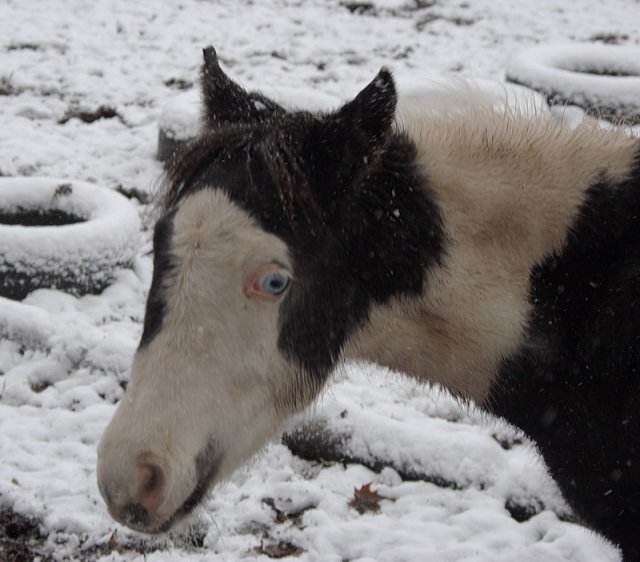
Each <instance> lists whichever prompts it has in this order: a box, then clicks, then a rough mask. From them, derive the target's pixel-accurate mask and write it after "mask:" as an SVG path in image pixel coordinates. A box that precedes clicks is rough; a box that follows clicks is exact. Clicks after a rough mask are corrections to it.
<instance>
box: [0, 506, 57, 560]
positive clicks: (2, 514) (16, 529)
mask: <svg viewBox="0 0 640 562" xmlns="http://www.w3.org/2000/svg"><path fill="white" fill-rule="evenodd" d="M45 542H46V539H45V537H43V536H42V535H41V534H40V523H39V522H38V521H37V520H36V519H32V518H30V517H24V516H22V515H19V514H17V513H14V512H13V511H0V560H7V561H11V562H32V561H33V559H34V558H36V557H40V560H41V561H42V562H48V561H50V560H52V558H51V556H49V555H48V554H46V553H45V551H44V545H45Z"/></svg>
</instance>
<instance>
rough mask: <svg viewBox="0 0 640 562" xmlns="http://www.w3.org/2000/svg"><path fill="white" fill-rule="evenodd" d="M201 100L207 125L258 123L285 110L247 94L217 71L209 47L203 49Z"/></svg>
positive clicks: (217, 65) (259, 97) (215, 60)
mask: <svg viewBox="0 0 640 562" xmlns="http://www.w3.org/2000/svg"><path fill="white" fill-rule="evenodd" d="M203 54H204V64H203V65H202V76H201V86H202V100H203V104H204V119H205V122H206V124H207V125H209V126H213V127H219V126H221V125H229V124H244V123H246V124H248V123H259V122H261V121H265V120H266V119H270V118H271V117H273V116H274V115H277V114H284V113H286V111H285V110H284V109H283V108H282V107H281V106H279V105H278V104H277V103H275V102H274V101H272V100H270V99H269V98H267V97H266V96H263V95H262V94H259V93H257V92H247V90H245V89H244V88H242V87H241V86H239V85H238V84H237V83H236V82H234V81H233V80H231V79H230V78H229V77H228V76H227V75H226V74H225V73H224V71H223V70H222V68H220V63H219V62H218V55H217V54H216V51H215V49H214V48H213V47H211V46H209V47H207V48H206V49H204V50H203Z"/></svg>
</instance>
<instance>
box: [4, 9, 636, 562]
mask: <svg viewBox="0 0 640 562" xmlns="http://www.w3.org/2000/svg"><path fill="white" fill-rule="evenodd" d="M344 4H345V5H346V4H348V3H344ZM365 4H366V3H365ZM369 4H371V7H370V9H367V10H362V11H361V12H358V11H357V10H355V11H351V10H349V9H348V8H347V7H346V6H345V5H343V4H341V3H340V2H338V1H333V0H308V1H305V2H301V1H299V0H255V1H254V2H237V1H235V0H220V1H217V2H210V1H205V0H179V1H177V2H155V1H152V0H138V1H137V2H130V1H125V0H110V1H108V2H89V1H88V0H48V2H47V3H46V9H45V7H44V5H43V4H42V3H40V2H37V1H36V0H5V1H4V2H2V3H1V4H0V37H2V40H1V41H0V44H1V48H0V95H1V98H2V104H0V115H1V117H2V123H3V126H2V128H0V174H2V175H4V176H13V175H25V176H53V177H57V178H65V179H66V180H67V181H72V182H76V181H77V182H82V181H85V182H91V183H96V184H98V185H100V186H104V187H106V188H109V189H115V188H123V189H124V190H132V189H137V190H139V191H142V192H152V191H153V189H154V187H155V186H156V185H157V183H158V178H159V176H160V173H161V171H162V168H161V164H160V163H159V162H157V161H156V160H155V158H154V156H155V152H156V140H157V130H158V121H159V119H160V117H161V114H162V111H163V108H164V107H165V106H166V104H167V102H168V101H169V100H170V99H171V98H173V97H175V96H176V95H178V94H181V93H182V92H183V91H184V90H185V89H193V85H194V83H195V82H196V81H197V76H198V68H199V65H200V62H201V52H202V48H203V47H205V46H206V45H208V44H213V45H215V47H216V49H217V52H218V54H219V56H220V60H221V64H222V65H223V67H224V69H225V70H226V71H227V72H229V74H230V75H231V76H232V77H233V78H235V79H237V80H238V81H239V82H240V83H241V84H242V85H243V86H245V87H247V88H249V89H258V90H263V91H265V92H267V91H268V89H269V88H275V89H281V90H284V89H292V90H294V91H295V92H296V95H302V101H300V102H299V103H300V104H301V105H303V106H307V104H312V103H329V100H344V99H347V98H349V97H350V96H352V95H354V94H355V93H356V92H357V91H358V90H359V88H361V87H363V86H364V85H366V84H367V83H369V82H370V81H371V80H372V79H373V77H374V76H375V75H376V73H377V72H378V70H379V69H380V67H382V66H387V67H389V68H390V69H391V70H392V71H393V72H394V76H395V78H396V80H397V82H398V84H400V85H401V90H404V91H405V93H406V95H407V96H408V95H409V93H410V90H411V88H412V87H414V86H415V88H414V90H418V91H419V92H420V91H422V90H421V89H423V88H425V86H424V85H425V84H427V85H428V84H431V82H430V81H431V80H434V79H435V80H437V81H438V80H439V81H445V82H446V81H449V80H452V79H454V80H455V79H465V80H468V79H471V80H489V81H492V82H494V83H495V82H498V83H501V84H502V83H503V80H504V73H505V68H506V67H507V62H508V60H509V58H510V57H511V56H512V55H513V54H514V53H515V52H517V51H520V50H522V49H525V48H526V47H531V46H534V45H536V44H538V43H540V44H547V43H558V42H585V41H586V42H588V41H593V40H594V39H597V38H598V37H600V38H604V39H606V40H613V41H620V42H622V43H624V44H625V45H626V46H635V48H637V47H638V45H639V44H640V32H639V30H638V26H637V21H638V17H637V16H638V4H637V2H634V0H611V1H610V2H607V3H606V4H605V3H602V2H600V1H599V0H583V2H580V3H573V4H572V3H566V2H558V0H540V1H539V2H536V3H530V4H527V3H513V2H508V1H507V0H475V1H474V2H465V1H464V0H438V1H436V2H433V3H431V2H416V1H410V0H372V1H371V2H370V3H369ZM426 87H430V86H426ZM291 95H293V94H291ZM636 97H637V96H636ZM507 98H509V99H511V98H510V97H509V96H507ZM318 100H327V101H318ZM101 107H107V108H113V109H114V110H115V112H116V116H115V117H113V118H108V119H98V120H95V121H93V122H91V123H88V122H84V121H83V120H82V119H80V118H78V117H73V115H80V113H81V112H85V113H92V112H93V113H97V112H98V111H97V110H99V109H100V108H101ZM554 115H559V116H560V117H564V118H567V119H568V120H569V119H570V120H571V122H575V120H576V119H579V118H581V115H580V111H579V110H577V109H576V110H573V109H571V108H566V110H563V112H562V114H561V115H560V114H559V113H558V111H557V110H554ZM134 203H135V204H136V205H137V209H138V211H139V214H140V216H141V218H142V220H143V225H144V229H143V243H142V246H141V247H140V248H139V250H138V253H137V257H136V258H135V260H134V265H133V268H132V269H130V270H120V271H119V272H118V273H117V275H116V279H115V281H114V283H113V284H112V285H111V286H110V287H108V288H107V289H106V290H105V291H104V292H103V293H102V294H101V295H98V296H92V295H87V296H83V297H79V298H78V297H74V296H71V295H67V294H64V293H62V292H59V291H53V290H48V289H40V290H38V291H35V292H33V293H32V294H30V295H29V296H28V297H27V298H26V299H25V300H24V301H23V302H20V303H17V302H6V299H0V455H1V458H2V463H1V465H0V508H2V509H13V510H14V511H16V512H17V513H20V514H23V515H28V516H34V517H37V518H38V519H39V520H40V521H41V523H42V532H43V534H44V537H45V540H46V545H45V547H44V548H46V549H50V550H51V552H52V553H53V555H54V556H55V557H56V558H57V559H67V560H93V559H101V560H104V561H107V560H108V561H111V562H123V561H134V560H136V561H138V560H139V561H142V560H146V561H149V562H161V561H162V562H164V561H172V562H173V561H178V562H180V561H183V562H185V561H205V560H206V561H218V560H220V561H222V560H224V561H234V560H241V559H256V560H268V559H269V557H268V556H267V554H265V552H268V548H267V547H269V546H270V545H275V547H277V546H278V545H279V544H281V543H287V542H290V543H291V544H293V545H295V546H296V547H299V548H300V549H302V552H301V553H299V554H298V555H297V556H295V555H290V556H286V557H285V559H289V560H301V561H333V560H336V561H338V560H352V561H355V560H358V561H359V562H365V561H392V560H397V561H403V562H404V561H420V560H439V561H440V560H442V561H451V562H453V561H461V560H465V561H476V562H489V561H491V562H494V561H504V562H507V561H509V562H510V561H512V560H522V561H531V562H534V561H543V560H544V561H575V562H595V561H598V562H601V561H609V562H614V561H616V560H619V555H618V553H617V551H616V550H615V549H614V548H613V547H611V546H610V545H608V544H607V543H605V541H603V540H602V539H601V538H599V537H598V536H596V535H594V534H593V533H591V532H589V531H588V530H585V529H584V528H582V527H580V526H579V525H577V524H575V523H572V522H570V520H571V517H570V515H568V511H567V508H566V506H565V505H564V504H563V502H562V500H561V498H560V497H559V494H558V491H557V489H556V488H555V486H554V484H553V483H552V482H551V481H550V480H549V478H548V477H547V476H546V474H545V471H544V469H543V466H542V462H541V460H540V458H539V457H538V456H537V454H536V452H535V449H534V448H533V447H531V446H530V445H528V444H527V443H526V442H522V439H521V436H518V435H517V433H516V432H515V431H514V430H513V429H511V428H509V427H507V426H505V425H504V424H502V423H500V422H498V421H496V420H493V419H490V418H488V417H487V416H486V415H482V414H480V413H478V412H477V411H475V410H474V409H473V408H468V407H466V406H464V405H460V404H458V403H457V402H456V401H455V400H453V399H452V398H451V397H449V396H447V395H446V394H443V393H442V392H440V391H438V390H437V389H428V388H423V387H418V386H416V385H415V384H413V383H411V382H409V381H406V380H404V379H403V378H402V377H401V376H399V375H394V374H391V373H388V372H387V371H384V370H382V369H379V368H376V367H374V366H370V365H359V364H358V365H349V366H347V368H345V370H344V372H340V373H338V374H337V375H336V382H335V384H333V385H332V386H331V388H330V389H329V390H328V391H327V393H326V394H325V396H324V397H323V398H322V399H321V400H320V401H319V402H318V404H317V405H316V406H315V407H314V408H313V409H312V411H311V412H309V413H308V414H307V415H306V416H305V417H304V418H303V421H304V419H315V420H316V421H317V420H320V421H324V423H325V424H326V425H327V427H329V428H330V429H332V430H333V431H336V432H340V431H347V430H348V431H350V432H351V433H352V436H353V437H352V438H351V440H350V441H349V443H348V447H349V448H350V450H351V452H352V453H353V454H354V455H359V456H360V457H361V458H363V459H364V460H366V459H367V458H368V457H367V455H368V456H369V457H373V456H376V457H381V458H383V459H387V461H388V462H387V464H388V466H387V467H386V468H383V469H382V470H381V471H380V472H379V473H378V472H374V471H372V470H371V469H369V468H366V467H365V466H364V465H362V464H348V465H347V466H343V465H342V464H340V463H317V462H311V461H305V460H302V459H300V458H298V457H296V456H294V455H292V453H291V452H290V451H289V449H288V448H287V447H285V446H284V445H282V444H281V443H280V441H279V439H277V438H276V439H275V440H274V442H273V443H272V444H270V445H269V446H268V447H267V448H266V449H265V450H264V451H263V453H262V454H261V455H260V456H259V457H258V458H257V459H256V460H255V461H253V462H252V463H250V464H249V465H248V466H247V467H246V468H244V469H242V470H240V471H238V473H236V474H235V475H234V476H233V477H232V478H231V480H230V481H229V482H228V483H226V484H225V485H223V486H221V487H220V488H218V489H216V490H215V492H214V493H213V494H212V495H211V496H210V497H209V499H208V500H207V501H206V503H205V505H204V506H203V508H201V509H200V510H199V512H198V518H197V522H196V523H195V524H194V526H193V528H192V529H191V531H190V534H189V533H185V534H180V533H177V534H174V535H172V536H171V537H167V538H147V537H141V536H139V535H136V534H135V533H133V532H131V531H128V530H126V529H125V528H123V527H121V526H119V525H117V524H116V523H114V522H113V521H112V520H111V519H110V518H109V516H108V514H107V512H106V509H105V506H104V504H103V502H102V500H101V498H100V495H99V493H98V490H97V486H96V482H95V461H96V453H95V447H96V443H97V441H98V439H99V437H100V434H101V432H102V430H103V428H104V427H105V425H106V423H107V422H108V420H109V419H110V417H111V415H112V414H113V412H114V408H115V403H116V402H117V400H118V399H120V397H121V396H122V393H123V388H124V386H125V384H126V381H127V378H128V366H129V363H130V361H131V358H132V356H133V354H134V352H135V349H136V346H137V342H138V339H139V337H140V334H141V327H142V320H143V317H144V299H145V295H146V291H147V287H148V286H149V283H150V280H151V272H152V264H151V257H150V256H149V254H148V252H149V250H150V241H149V236H150V234H149V231H148V226H149V219H148V217H147V213H148V209H147V207H145V206H144V205H142V204H139V203H136V202H135V201H134ZM344 411H346V412H347V414H346V416H344V417H343V416H342V415H341V414H342V413H343V412H344ZM300 422H301V420H297V421H296V423H300ZM499 442H500V443H503V445H504V444H505V443H507V444H509V445H508V447H509V448H505V446H502V445H500V443H499ZM393 466H395V467H396V468H393ZM400 468H413V469H415V470H420V471H422V472H424V473H426V474H430V475H433V476H439V477H442V478H444V479H445V480H446V481H449V482H454V483H455V487H443V486H438V485H436V484H434V483H430V482H426V481H406V480H405V481H403V480H402V478H401V477H400V475H399V473H398V469H400ZM369 482H371V483H372V488H373V489H374V490H375V491H377V492H378V493H379V494H380V495H381V496H383V497H384V498H387V499H383V500H382V501H381V502H380V504H381V509H380V511H379V512H377V513H365V514H363V515H361V514H359V513H358V512H357V511H355V510H354V509H353V508H350V507H349V505H348V502H349V500H350V499H351V498H352V497H353V494H354V489H355V488H360V487H361V486H362V485H364V484H367V483H369ZM507 500H512V501H515V502H516V503H517V504H518V505H531V506H534V507H536V506H537V507H538V509H540V507H541V506H544V508H543V509H541V511H539V512H538V513H537V514H536V515H533V516H532V517H531V518H529V519H528V520H526V521H524V522H517V521H516V520H515V519H514V518H513V517H512V516H511V514H510V513H509V511H508V510H507V509H506V508H505V505H506V503H507ZM278 510H279V512H281V513H282V514H283V515H282V516H280V517H279V516H278ZM116 530H117V533H116V534H115V535H114V531H116ZM193 537H196V538H197V539H198V540H194V539H193ZM110 545H111V546H110ZM198 545H200V546H198Z"/></svg>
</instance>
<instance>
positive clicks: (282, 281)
mask: <svg viewBox="0 0 640 562" xmlns="http://www.w3.org/2000/svg"><path fill="white" fill-rule="evenodd" d="M260 284H261V286H262V289H263V290H264V291H265V292H267V293H270V294H272V295H273V296H274V297H277V296H278V295H281V294H282V293H284V291H285V290H286V288H287V287H288V286H289V277H287V275H285V274H284V273H281V272H280V271H271V272H269V273H267V274H266V275H265V276H264V277H263V278H262V280H261V283H260Z"/></svg>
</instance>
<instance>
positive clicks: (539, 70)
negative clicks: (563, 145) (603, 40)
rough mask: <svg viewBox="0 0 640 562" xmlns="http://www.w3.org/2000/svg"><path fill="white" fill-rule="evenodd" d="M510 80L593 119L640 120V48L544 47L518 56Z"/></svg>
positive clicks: (608, 46) (509, 76)
mask: <svg viewBox="0 0 640 562" xmlns="http://www.w3.org/2000/svg"><path fill="white" fill-rule="evenodd" d="M506 75H507V80H508V81H510V82H513V83H515V84H520V85H524V86H527V87H529V88H532V89H534V90H537V91H539V92H541V93H542V94H544V95H545V96H546V98H547V100H548V102H549V103H550V104H551V105H557V104H573V105H577V106H579V107H582V108H583V109H586V110H589V111H590V113H591V115H592V116H593V117H600V118H604V119H609V120H612V121H620V120H622V121H624V122H625V123H627V124H631V125H633V124H636V123H640V49H639V48H637V47H625V46H620V45H605V44H599V43H596V44H594V43H589V44H569V45H539V46H537V47H533V48H530V49H526V50H524V51H521V52H520V53H518V54H516V55H515V56H514V57H513V58H512V59H511V60H510V62H509V64H508V66H507V72H506Z"/></svg>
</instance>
